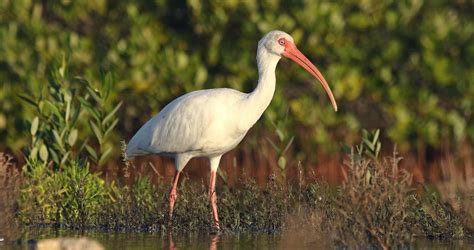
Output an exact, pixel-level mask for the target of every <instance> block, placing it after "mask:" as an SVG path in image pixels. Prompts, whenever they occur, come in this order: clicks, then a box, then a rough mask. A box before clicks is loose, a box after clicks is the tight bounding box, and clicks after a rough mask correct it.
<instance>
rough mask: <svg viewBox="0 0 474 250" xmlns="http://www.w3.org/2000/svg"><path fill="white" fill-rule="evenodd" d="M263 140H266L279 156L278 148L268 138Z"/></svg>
mask: <svg viewBox="0 0 474 250" xmlns="http://www.w3.org/2000/svg"><path fill="white" fill-rule="evenodd" d="M265 139H267V141H268V143H270V145H271V146H272V148H273V149H274V150H275V152H277V154H280V152H281V150H280V148H279V147H278V146H277V145H276V144H275V143H274V142H273V141H272V140H271V139H270V138H268V137H266V138H265Z"/></svg>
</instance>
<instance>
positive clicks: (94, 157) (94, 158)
mask: <svg viewBox="0 0 474 250" xmlns="http://www.w3.org/2000/svg"><path fill="white" fill-rule="evenodd" d="M85 147H86V150H87V152H88V153H89V155H90V156H91V157H92V159H93V160H94V161H95V162H97V153H96V152H95V149H94V148H92V147H91V146H89V145H85Z"/></svg>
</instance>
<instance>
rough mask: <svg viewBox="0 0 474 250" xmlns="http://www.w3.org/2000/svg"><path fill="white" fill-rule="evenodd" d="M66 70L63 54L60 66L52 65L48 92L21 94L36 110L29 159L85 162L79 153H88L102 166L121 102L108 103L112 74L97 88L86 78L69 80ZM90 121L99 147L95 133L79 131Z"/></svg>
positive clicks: (31, 130) (106, 157) (57, 165)
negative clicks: (112, 105) (95, 141)
mask: <svg viewBox="0 0 474 250" xmlns="http://www.w3.org/2000/svg"><path fill="white" fill-rule="evenodd" d="M66 69H67V63H66V59H65V57H64V56H63V60H62V63H61V65H60V67H59V66H55V65H53V66H52V72H51V77H50V79H49V81H48V84H44V85H43V88H44V89H45V90H46V91H41V92H40V94H39V96H37V97H35V96H29V95H26V94H22V95H20V98H21V99H22V100H24V101H25V103H28V104H30V105H32V106H33V107H34V108H35V111H36V116H35V117H34V118H33V120H32V121H31V125H30V134H31V137H32V141H31V146H30V148H29V154H28V158H29V160H32V161H36V160H37V159H39V160H41V161H43V162H48V161H52V162H53V163H54V165H55V166H56V167H60V166H62V165H64V164H69V163H71V162H72V161H81V162H85V161H86V159H83V158H81V157H80V156H81V154H82V155H85V153H86V152H87V154H88V158H89V159H90V160H92V161H93V162H95V163H96V164H97V165H99V166H100V165H103V164H105V162H106V161H107V160H108V159H109V158H110V156H111V154H112V149H113V147H112V144H111V143H110V136H111V133H112V130H113V129H114V128H115V127H116V125H117V123H118V118H116V115H117V111H118V110H119V108H120V106H121V104H122V103H121V102H120V103H119V104H118V105H116V106H115V107H111V105H110V103H109V102H108V97H109V95H110V91H111V89H112V87H113V83H112V81H113V80H112V76H111V74H107V75H106V76H105V77H104V78H103V80H102V82H101V84H100V87H99V89H98V90H97V89H95V88H93V85H92V84H91V83H90V82H88V81H87V80H84V79H81V78H77V77H76V78H75V79H73V80H70V79H68V78H67V74H66ZM84 92H86V94H84ZM89 117H90V118H91V119H88V118H89ZM79 118H81V119H79ZM87 121H88V123H87ZM87 124H88V125H89V127H90V129H91V130H92V132H93V133H92V134H93V135H94V136H95V138H96V140H97V143H98V145H99V148H98V149H95V148H94V144H93V142H91V141H90V139H91V137H92V134H90V133H86V134H85V135H84V133H82V135H81V136H80V135H79V130H84V126H87Z"/></svg>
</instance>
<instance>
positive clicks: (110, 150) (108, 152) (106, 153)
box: [99, 147, 112, 166]
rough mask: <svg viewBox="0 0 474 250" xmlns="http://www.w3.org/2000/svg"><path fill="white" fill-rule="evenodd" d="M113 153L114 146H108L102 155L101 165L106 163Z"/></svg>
mask: <svg viewBox="0 0 474 250" xmlns="http://www.w3.org/2000/svg"><path fill="white" fill-rule="evenodd" d="M111 153H112V147H108V148H107V149H106V150H105V151H104V152H103V153H102V155H101V156H100V159H99V166H102V165H104V163H105V161H107V159H108V158H109V156H110V154H111Z"/></svg>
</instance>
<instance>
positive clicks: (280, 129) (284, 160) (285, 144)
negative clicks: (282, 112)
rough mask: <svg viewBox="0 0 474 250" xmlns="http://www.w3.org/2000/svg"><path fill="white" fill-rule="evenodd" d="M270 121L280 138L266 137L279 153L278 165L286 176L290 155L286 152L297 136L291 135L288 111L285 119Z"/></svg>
mask: <svg viewBox="0 0 474 250" xmlns="http://www.w3.org/2000/svg"><path fill="white" fill-rule="evenodd" d="M270 123H271V124H272V126H273V128H274V131H275V134H276V137H277V138H278V139H277V140H273V139H271V138H270V137H267V138H266V139H267V141H268V143H270V145H271V146H272V148H273V150H274V151H275V153H276V154H277V159H278V160H277V163H278V167H279V168H280V170H281V174H282V176H283V178H284V177H285V175H286V167H287V165H288V157H287V156H286V153H287V151H288V149H290V147H291V145H292V144H293V140H294V139H295V136H290V133H291V132H290V131H289V129H288V125H289V121H288V111H287V112H286V116H285V118H284V119H282V120H279V121H278V122H277V123H275V122H274V121H273V120H270Z"/></svg>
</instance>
